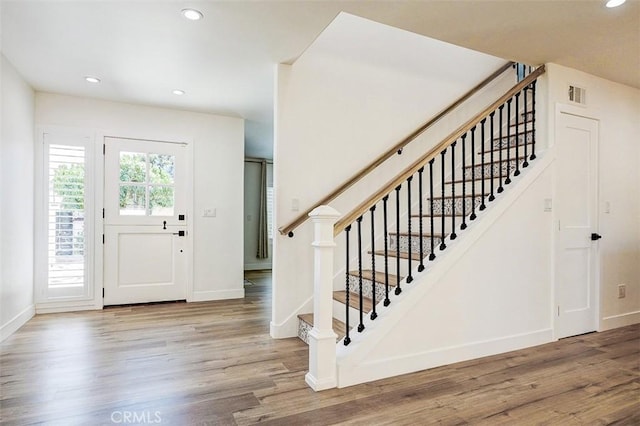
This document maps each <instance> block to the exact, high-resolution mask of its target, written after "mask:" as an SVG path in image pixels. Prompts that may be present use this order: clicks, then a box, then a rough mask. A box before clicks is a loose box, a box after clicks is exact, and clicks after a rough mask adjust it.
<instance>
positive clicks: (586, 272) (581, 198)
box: [555, 113, 598, 338]
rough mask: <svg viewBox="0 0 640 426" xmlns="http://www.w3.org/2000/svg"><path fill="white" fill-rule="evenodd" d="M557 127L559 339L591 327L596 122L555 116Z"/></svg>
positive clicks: (594, 282)
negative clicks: (556, 117)
mask: <svg viewBox="0 0 640 426" xmlns="http://www.w3.org/2000/svg"><path fill="white" fill-rule="evenodd" d="M557 125H558V127H557V137H556V150H557V161H558V163H557V164H558V167H557V192H556V200H557V201H556V203H555V204H556V209H557V210H556V211H557V219H558V222H559V223H558V231H557V238H556V242H557V245H556V254H557V257H556V284H555V286H556V301H557V305H558V306H557V319H556V337H558V338H562V337H567V336H574V335H577V334H582V333H587V332H590V331H594V330H596V328H597V317H596V315H597V313H598V309H597V305H596V304H597V298H596V287H597V280H598V277H597V271H598V257H597V246H598V243H597V241H595V240H592V234H596V233H597V232H598V229H597V228H598V227H597V225H598V224H597V153H598V122H597V121H596V120H591V119H588V118H584V117H578V116H575V115H570V114H565V113H560V114H559V117H558V124H557ZM596 235H597V234H596Z"/></svg>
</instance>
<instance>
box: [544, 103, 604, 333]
mask: <svg viewBox="0 0 640 426" xmlns="http://www.w3.org/2000/svg"><path fill="white" fill-rule="evenodd" d="M561 114H568V115H573V116H576V117H580V118H585V119H588V120H594V121H596V122H598V142H597V146H596V154H595V156H596V160H595V168H596V182H595V204H596V206H595V211H596V217H595V218H594V220H595V226H596V228H597V230H600V215H601V212H600V143H601V140H600V139H601V138H600V132H601V131H600V119H599V118H597V117H594V116H593V115H591V114H588V113H587V111H586V110H585V108H584V107H576V106H573V105H568V104H562V103H556V108H555V114H554V117H553V123H554V124H553V129H550V132H549V133H551V132H553V133H551V134H552V138H553V141H554V149H553V152H554V155H555V156H556V158H555V160H556V161H555V163H556V167H562V165H561V164H559V163H558V157H557V154H556V153H557V151H556V150H555V145H556V144H557V143H558V132H559V122H560V117H561ZM557 196H558V187H557V175H556V177H555V178H554V184H553V189H552V197H553V198H554V199H557ZM559 220H560V219H559V217H558V210H557V209H553V236H552V241H553V248H552V252H553V262H552V270H553V274H552V299H553V300H552V302H553V303H552V305H551V308H552V309H551V317H552V324H553V338H554V340H558V337H557V335H558V327H559V315H558V311H557V309H558V302H559V297H558V290H559V288H558V285H559V282H558V279H557V274H558V262H559V258H558V256H559V250H558V244H559V241H558V229H559V227H560V224H559ZM600 244H601V243H598V244H597V245H596V247H595V248H594V250H595V254H594V260H595V262H596V265H595V268H594V269H595V273H594V280H595V282H594V298H595V300H594V313H593V315H594V318H593V319H594V324H595V331H601V330H602V324H601V316H600V312H601V300H602V297H601V275H602V274H601V265H602V259H601V254H600Z"/></svg>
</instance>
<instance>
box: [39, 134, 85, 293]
mask: <svg viewBox="0 0 640 426" xmlns="http://www.w3.org/2000/svg"><path fill="white" fill-rule="evenodd" d="M84 157H85V150H84V148H83V147H78V146H65V145H53V144H52V145H50V146H49V158H48V168H49V170H48V177H49V188H48V197H47V201H48V215H47V221H48V224H47V234H48V237H47V249H48V254H47V259H48V273H47V284H48V286H49V288H54V287H57V288H60V287H83V286H84V282H85V274H84V269H85V258H84V254H85V247H84V190H85V188H84V176H85V169H84V168H85V163H84V161H85V159H84Z"/></svg>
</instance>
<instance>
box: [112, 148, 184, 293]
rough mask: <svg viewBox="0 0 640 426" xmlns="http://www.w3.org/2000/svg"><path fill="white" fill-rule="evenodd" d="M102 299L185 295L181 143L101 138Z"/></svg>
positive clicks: (182, 149)
mask: <svg viewBox="0 0 640 426" xmlns="http://www.w3.org/2000/svg"><path fill="white" fill-rule="evenodd" d="M104 161H105V169H104V171H105V185H104V209H105V210H104V237H105V238H104V304H105V305H117V304H128V303H145V302H158V301H167V300H182V299H185V298H186V282H187V265H188V255H189V253H188V250H187V248H188V244H187V238H189V236H188V235H187V214H186V198H187V197H186V192H187V191H186V189H187V188H186V172H187V170H186V145H185V144H178V143H170V142H156V141H142V140H133V139H119V138H105V157H104Z"/></svg>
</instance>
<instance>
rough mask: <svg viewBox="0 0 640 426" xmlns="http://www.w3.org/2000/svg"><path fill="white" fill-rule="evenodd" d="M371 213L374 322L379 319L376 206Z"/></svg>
mask: <svg viewBox="0 0 640 426" xmlns="http://www.w3.org/2000/svg"><path fill="white" fill-rule="evenodd" d="M369 211H370V212H371V303H372V306H373V308H372V310H371V319H372V320H374V319H376V318H377V317H378V314H377V313H376V238H375V234H376V230H375V224H376V222H375V211H376V206H372V207H371V208H370V209H369Z"/></svg>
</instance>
